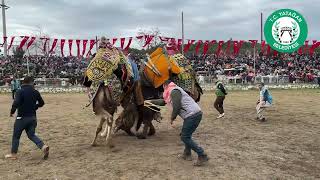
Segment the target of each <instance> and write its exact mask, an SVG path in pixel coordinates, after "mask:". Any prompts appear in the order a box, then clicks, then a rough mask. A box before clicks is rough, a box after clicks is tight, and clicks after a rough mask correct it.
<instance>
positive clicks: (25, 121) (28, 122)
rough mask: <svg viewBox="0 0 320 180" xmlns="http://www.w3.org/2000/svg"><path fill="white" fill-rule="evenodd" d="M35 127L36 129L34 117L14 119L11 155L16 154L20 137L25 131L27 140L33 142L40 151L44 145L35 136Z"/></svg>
mask: <svg viewBox="0 0 320 180" xmlns="http://www.w3.org/2000/svg"><path fill="white" fill-rule="evenodd" d="M36 127H37V118H36V117H24V118H21V119H16V121H15V123H14V129H13V136H12V148H11V153H17V152H18V149H19V142H20V137H21V134H22V132H23V130H25V131H26V133H27V136H28V138H29V139H30V140H31V141H32V142H34V143H35V144H36V145H37V146H38V148H39V149H42V147H43V145H44V144H43V142H42V140H41V139H40V138H38V137H37V136H36V135H35V131H36Z"/></svg>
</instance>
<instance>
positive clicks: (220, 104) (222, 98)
mask: <svg viewBox="0 0 320 180" xmlns="http://www.w3.org/2000/svg"><path fill="white" fill-rule="evenodd" d="M224 98H225V97H224V96H221V97H219V99H220V100H219V110H220V111H219V112H220V114H223V113H224V109H223V101H224Z"/></svg>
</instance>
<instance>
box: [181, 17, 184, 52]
mask: <svg viewBox="0 0 320 180" xmlns="http://www.w3.org/2000/svg"><path fill="white" fill-rule="evenodd" d="M181 15H182V17H181V18H182V19H181V20H182V21H181V22H182V23H181V26H182V44H181V54H182V55H184V23H183V11H182V13H181Z"/></svg>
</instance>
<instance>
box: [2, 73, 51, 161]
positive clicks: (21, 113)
mask: <svg viewBox="0 0 320 180" xmlns="http://www.w3.org/2000/svg"><path fill="white" fill-rule="evenodd" d="M33 85H34V84H33V78H32V77H28V76H27V77H25V78H24V80H23V85H22V87H21V89H20V90H18V91H17V93H16V97H15V99H14V102H13V104H12V108H11V112H10V117H13V114H14V113H15V111H16V110H17V109H18V113H17V117H16V121H15V123H14V130H13V137H12V148H11V154H8V155H6V156H5V158H6V159H17V152H18V148H19V141H20V137H21V134H22V132H23V131H24V130H25V131H26V133H27V136H28V138H29V139H30V140H31V141H32V142H34V143H35V144H36V145H37V146H38V148H39V149H41V150H42V151H43V153H44V156H43V158H44V159H47V158H48V156H49V147H48V146H47V145H45V144H44V143H43V142H42V140H41V139H40V138H38V137H37V136H36V135H35V130H36V127H37V115H36V110H37V109H38V108H40V107H42V106H43V105H44V101H43V99H42V97H41V95H40V93H39V92H38V91H37V90H35V89H34V86H33Z"/></svg>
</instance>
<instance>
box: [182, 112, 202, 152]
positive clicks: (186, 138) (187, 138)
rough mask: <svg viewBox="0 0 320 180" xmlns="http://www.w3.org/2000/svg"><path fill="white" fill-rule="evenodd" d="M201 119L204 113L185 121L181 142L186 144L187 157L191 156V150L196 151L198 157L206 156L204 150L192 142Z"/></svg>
mask: <svg viewBox="0 0 320 180" xmlns="http://www.w3.org/2000/svg"><path fill="white" fill-rule="evenodd" d="M201 119H202V112H199V113H197V114H195V115H193V116H191V117H188V118H186V119H184V121H183V126H182V131H181V140H182V141H183V142H184V144H185V149H184V154H186V155H191V149H192V150H193V151H195V152H196V153H197V154H198V156H203V155H204V150H203V149H202V148H201V147H200V146H198V145H197V144H196V143H195V142H194V141H193V140H192V134H193V132H194V131H195V130H196V129H197V127H198V126H199V124H200V121H201Z"/></svg>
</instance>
